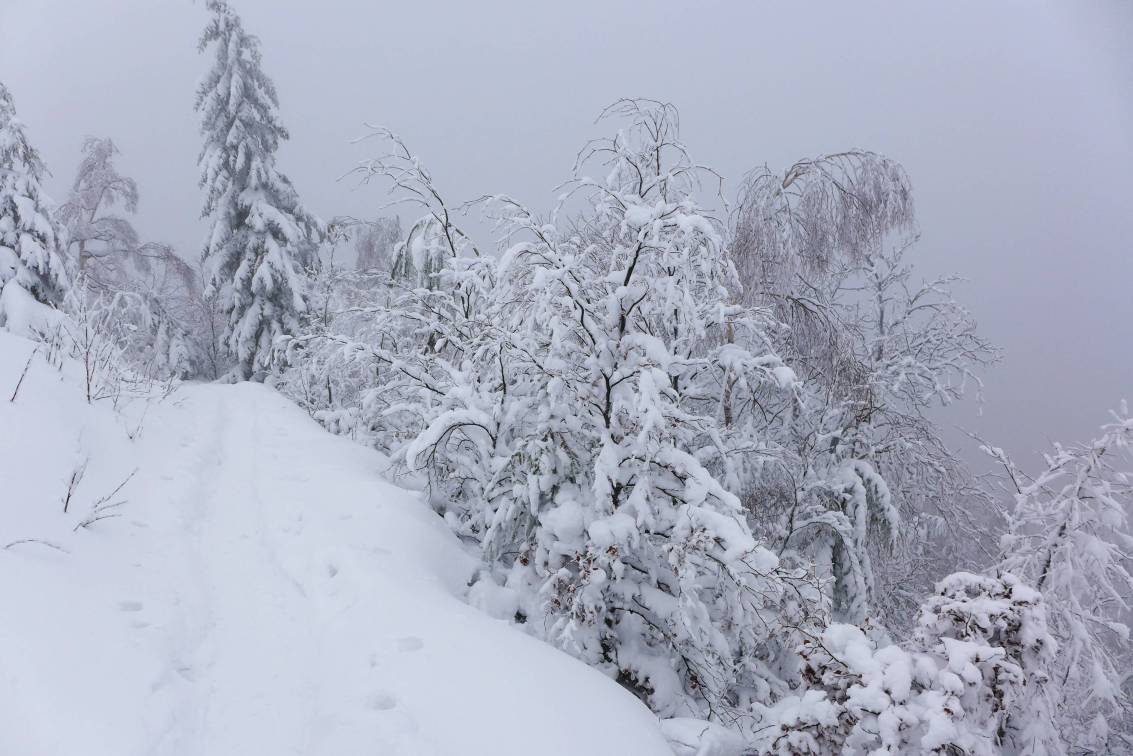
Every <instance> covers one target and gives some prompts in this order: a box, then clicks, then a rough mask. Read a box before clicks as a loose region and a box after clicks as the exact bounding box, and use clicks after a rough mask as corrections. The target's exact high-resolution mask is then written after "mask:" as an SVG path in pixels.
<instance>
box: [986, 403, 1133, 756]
mask: <svg viewBox="0 0 1133 756" xmlns="http://www.w3.org/2000/svg"><path fill="white" fill-rule="evenodd" d="M1101 430H1102V433H1101V435H1100V436H1099V437H1098V438H1096V439H1094V440H1093V441H1091V442H1090V443H1087V444H1082V445H1076V446H1063V445H1061V444H1056V445H1055V447H1054V450H1053V452H1051V453H1049V454H1047V455H1046V457H1045V462H1046V464H1045V467H1044V468H1043V469H1042V470H1041V471H1040V472H1039V473H1038V474H1037V475H1035V476H1033V477H1031V476H1028V475H1026V474H1025V473H1024V472H1023V471H1022V470H1020V469H1019V468H1018V467H1017V466H1016V465H1015V464H1014V463H1013V462H1012V461H1011V460H1010V458H1008V456H1007V455H1006V454H1005V453H1004V451H1003V450H1002V449H999V448H995V447H989V446H985V447H984V448H985V450H986V451H987V452H988V453H989V454H991V455H992V456H993V457H994V458H995V459H997V460H998V461H999V462H1001V463H1002V464H1003V466H1004V468H1005V470H1006V471H1007V474H1008V478H1009V480H1010V482H1011V486H1012V488H1013V494H1014V506H1013V508H1012V510H1011V513H1010V515H1009V516H1008V528H1007V532H1006V533H1005V534H1004V535H1003V536H1002V538H1001V539H1000V549H1001V555H1002V556H1001V559H1000V562H999V564H998V566H997V569H998V570H1000V571H1003V572H1010V573H1013V574H1016V575H1019V576H1020V577H1021V578H1023V579H1025V580H1027V581H1028V582H1029V583H1030V584H1031V585H1033V586H1034V587H1035V588H1036V589H1037V590H1039V591H1041V592H1042V594H1043V597H1044V598H1045V599H1046V603H1047V606H1048V607H1049V608H1048V613H1049V624H1050V629H1051V633H1052V634H1053V635H1054V637H1055V638H1056V639H1057V640H1058V643H1059V653H1058V656H1057V657H1056V659H1055V663H1054V665H1053V668H1052V672H1051V676H1052V677H1053V678H1054V680H1055V682H1056V683H1057V684H1058V686H1059V688H1060V695H1059V706H1058V724H1059V729H1060V731H1061V732H1062V734H1063V737H1064V739H1065V741H1066V743H1067V745H1068V746H1069V747H1071V748H1072V749H1074V750H1075V751H1083V752H1091V751H1092V752H1103V751H1106V750H1107V749H1108V750H1109V752H1114V753H1116V752H1122V751H1127V750H1128V749H1130V748H1133V729H1131V728H1130V722H1131V716H1130V715H1131V702H1130V700H1129V696H1128V691H1127V690H1123V683H1125V682H1127V681H1128V675H1129V666H1130V664H1131V663H1133V646H1131V644H1130V640H1129V626H1128V621H1129V618H1130V612H1131V606H1130V604H1131V600H1133V532H1131V531H1130V526H1129V517H1130V512H1131V511H1133V416H1131V415H1130V414H1129V412H1128V408H1127V406H1125V405H1124V404H1123V405H1122V407H1121V411H1120V412H1118V413H1115V414H1114V418H1113V422H1111V423H1109V424H1107V425H1105V426H1103V427H1102V429H1101Z"/></svg>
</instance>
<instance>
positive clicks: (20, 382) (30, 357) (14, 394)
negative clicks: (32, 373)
mask: <svg viewBox="0 0 1133 756" xmlns="http://www.w3.org/2000/svg"><path fill="white" fill-rule="evenodd" d="M38 351H39V346H38V345H37V346H36V348H35V349H33V350H31V354H29V355H28V361H27V362H26V363H24V370H23V372H22V373H20V380H18V381H16V388H15V390H14V391H12V396H11V398H10V399H8V401H9V402H14V401H16V397H17V396H18V395H19V393H20V386H22V385H24V378H26V377H27V374H28V369H29V368H30V367H31V361H32V360H33V359H35V355H36V352H38Z"/></svg>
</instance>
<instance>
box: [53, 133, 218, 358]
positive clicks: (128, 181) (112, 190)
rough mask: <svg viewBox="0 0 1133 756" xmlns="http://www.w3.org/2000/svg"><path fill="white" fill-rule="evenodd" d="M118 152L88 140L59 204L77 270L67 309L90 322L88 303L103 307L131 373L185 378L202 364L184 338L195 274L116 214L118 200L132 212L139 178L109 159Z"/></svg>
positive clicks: (110, 144) (109, 144)
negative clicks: (84, 299) (73, 293)
mask: <svg viewBox="0 0 1133 756" xmlns="http://www.w3.org/2000/svg"><path fill="white" fill-rule="evenodd" d="M117 154H118V148H117V147H116V146H115V144H114V142H113V141H112V140H110V139H109V138H102V137H88V138H87V139H86V140H85V141H84V143H83V158H82V160H81V161H80V162H79V168H78V171H77V173H76V176H75V181H74V183H73V185H72V189H71V194H70V196H69V197H68V198H67V201H66V202H65V203H63V204H62V205H61V206H60V207H59V211H58V214H57V217H58V219H59V222H60V224H61V225H62V226H63V228H65V229H66V230H67V250H68V257H69V258H70V259H71V261H72V264H73V265H74V266H75V267H76V268H77V270H78V276H77V278H76V282H75V283H76V289H77V290H78V292H79V293H77V294H76V296H74V297H72V298H71V299H70V301H69V305H71V308H70V309H72V311H73V314H75V315H76V317H78V314H79V312H80V310H81V312H82V317H83V318H84V319H86V320H90V311H92V308H93V309H100V308H101V309H102V310H105V311H107V312H109V313H111V315H112V316H113V317H114V318H115V319H117V320H119V321H121V323H122V325H123V326H124V327H123V328H118V329H116V333H117V335H118V337H119V338H120V340H122V343H121V344H119V345H118V346H119V348H120V351H121V355H120V356H121V358H122V359H124V360H125V361H126V362H127V363H128V364H129V365H130V367H131V368H132V369H133V370H134V371H136V372H138V373H140V374H143V375H148V376H152V377H162V378H164V377H168V376H180V377H183V376H185V375H187V374H188V373H190V372H193V370H194V366H193V363H194V362H197V363H199V362H200V360H199V359H195V358H194V355H193V350H192V346H191V344H192V340H191V337H190V335H189V329H190V327H191V326H190V323H191V317H190V316H191V307H190V300H191V299H192V297H193V292H194V291H195V290H196V289H197V288H199V281H198V277H197V275H196V272H195V271H194V270H193V269H192V267H191V266H189V265H188V264H187V263H185V262H184V261H183V260H182V259H181V258H180V257H178V256H177V255H176V253H175V252H174V250H173V248H172V247H170V246H169V245H167V244H160V243H156V242H143V241H142V240H141V239H140V238H139V235H138V232H137V231H136V230H135V229H134V226H133V224H132V223H131V221H130V219H129V217H127V215H124V214H118V213H116V212H115V211H116V210H117V209H118V206H119V205H120V206H121V209H122V210H123V211H124V212H125V213H127V214H131V215H132V214H134V213H136V212H137V209H138V202H139V199H140V196H139V192H138V186H137V183H136V182H135V181H134V180H133V179H132V178H130V177H129V176H124V175H122V174H121V173H120V172H119V171H118V168H117V166H116V165H115V164H114V159H115V156H116V155H117ZM81 297H88V298H91V299H92V301H91V302H80V298H81ZM80 305H81V307H80ZM126 326H128V327H126Z"/></svg>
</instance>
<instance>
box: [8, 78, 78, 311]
mask: <svg viewBox="0 0 1133 756" xmlns="http://www.w3.org/2000/svg"><path fill="white" fill-rule="evenodd" d="M46 175H47V168H46V167H44V164H43V161H42V160H40V157H39V153H38V152H36V150H35V149H34V148H33V147H32V146H31V144H29V143H28V140H27V136H26V135H25V134H24V126H23V123H21V122H20V120H19V119H18V118H17V117H16V106H15V104H14V103H13V101H12V96H11V93H9V91H8V88H7V87H5V86H4V84H2V83H0V288H4V287H6V286H7V285H8V284H9V283H15V284H16V285H18V286H19V287H21V288H23V289H25V290H27V291H28V292H30V293H31V294H32V295H33V296H34V297H35V298H36V299H37V300H39V301H40V302H48V303H58V302H59V301H60V300H61V299H62V296H63V294H64V292H65V290H66V288H67V280H68V279H67V273H66V271H65V269H64V266H63V260H62V258H61V257H60V256H59V242H60V240H59V237H60V234H59V231H58V229H57V228H56V226H55V223H54V222H53V221H52V218H51V212H50V200H48V198H47V197H46V195H44V193H43V189H42V187H41V185H40V184H41V182H42V180H43V178H44V177H45V176H46ZM0 309H2V308H0ZM3 322H4V316H3V313H2V312H0V325H2V324H3Z"/></svg>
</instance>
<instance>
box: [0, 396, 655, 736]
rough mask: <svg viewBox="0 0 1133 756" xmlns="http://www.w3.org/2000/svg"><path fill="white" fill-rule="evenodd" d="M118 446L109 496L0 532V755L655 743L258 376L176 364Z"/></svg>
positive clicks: (632, 711) (373, 461)
mask: <svg viewBox="0 0 1133 756" xmlns="http://www.w3.org/2000/svg"><path fill="white" fill-rule="evenodd" d="M2 412H3V410H0V429H2V428H3V422H4V420H5V417H10V415H8V416H6V415H4V414H2ZM128 448H132V449H133V450H134V453H135V455H136V458H135V460H133V462H131V464H136V466H137V467H138V468H139V472H138V475H137V477H136V479H135V480H133V481H131V483H130V484H129V489H128V493H129V496H128V499H129V500H128V502H127V503H126V504H125V505H123V515H124V516H123V517H121V518H118V519H114V520H108V521H106V522H104V523H99V524H98V526H97V527H96V528H92V529H90V530H89V531H80V532H78V533H76V534H74V537H73V541H72V542H68V543H69V546H68V550H69V551H70V552H71V553H70V554H67V555H56V554H50V553H49V554H46V555H44V554H41V553H40V552H38V551H30V552H29V551H24V550H14V551H0V601H3V603H4V606H5V607H8V608H10V610H11V611H12V612H13V614H11V615H10V616H11V617H14V618H16V619H15V621H13V622H10V623H0V644H3V645H5V646H7V645H8V644H16V647H17V649H18V650H19V651H21V652H22V653H15V654H11V658H10V659H8V660H5V659H4V658H3V657H0V753H4V754H7V753H12V754H20V755H21V756H23V755H24V754H27V755H28V756H34V755H35V754H52V755H54V754H60V755H62V754H67V755H68V756H71V755H72V754H75V753H83V754H88V755H91V756H94V755H99V754H107V755H108V756H109V755H110V754H113V756H131V755H133V754H137V755H138V756H141V755H142V754H145V756H150V755H151V754H152V755H154V756H190V755H192V756H195V755H197V754H201V755H207V756H228V755H231V756H248V755H249V754H265V755H270V756H282V755H284V754H297V755H303V756H307V755H315V754H320V755H321V754H325V755H326V756H331V755H333V756H354V755H355V754H358V755H359V756H360V755H362V754H366V755H367V756H379V755H382V754H407V755H412V756H447V755H448V754H493V755H495V754H560V753H561V754H564V755H565V754H571V755H572V756H573V755H575V754H578V753H583V752H585V753H588V754H669V753H671V751H670V750H669V749H668V747H667V746H666V745H665V743H664V739H663V738H662V737H661V735H660V732H659V729H658V726H657V721H656V719H655V718H654V717H653V716H652V715H651V714H650V713H649V712H648V711H647V710H646V709H645V708H644V707H642V706H641V705H640V704H639V703H638V702H637V701H636V700H634V699H633V698H632V697H631V696H630V695H629V694H627V693H625V692H624V691H622V690H621V689H619V688H618V687H617V686H616V685H615V684H613V683H612V682H611V681H609V680H607V679H605V678H604V677H602V676H601V675H600V674H598V673H597V672H595V671H593V670H590V669H588V668H586V667H585V666H583V665H581V664H580V663H578V662H575V661H574V660H571V659H569V658H568V657H566V656H565V655H563V654H561V653H559V652H557V651H555V650H553V649H550V648H549V647H547V646H545V645H543V644H541V643H539V642H538V641H535V640H533V639H531V638H529V637H527V636H525V635H524V634H522V633H521V632H519V631H518V630H516V629H514V628H512V627H509V626H508V625H507V624H506V623H503V622H500V621H499V620H495V619H491V618H489V617H487V616H486V615H483V614H480V613H478V612H477V611H476V610H474V609H472V608H471V607H469V606H467V605H466V604H464V603H463V602H462V601H461V600H460V599H459V595H461V591H462V588H463V585H464V584H465V582H466V580H467V577H468V575H469V574H470V573H471V570H472V569H473V568H474V562H473V560H471V559H470V558H469V557H468V556H467V555H466V554H465V553H464V552H463V551H462V550H461V549H460V548H459V547H458V546H457V544H456V541H455V539H454V538H453V537H452V535H451V534H450V533H449V532H448V531H447V529H446V528H445V527H444V525H443V523H442V522H441V521H440V519H439V518H437V517H436V515H434V514H433V513H432V512H430V511H429V510H428V509H427V507H425V505H424V504H423V503H421V501H420V500H419V498H418V497H417V495H415V494H412V493H409V492H406V491H404V490H402V489H399V488H397V487H395V486H393V485H391V484H389V483H387V482H385V481H384V480H382V479H381V478H380V475H379V472H378V471H379V469H380V466H381V463H382V458H381V457H380V456H379V455H377V454H375V453H374V452H371V451H369V450H367V449H364V448H362V447H359V446H357V445H355V444H353V443H351V442H349V441H346V440H344V439H340V438H336V437H333V436H331V435H329V434H327V433H325V432H324V431H323V430H322V429H320V428H318V427H317V426H316V425H315V424H314V423H313V422H312V421H310V420H309V419H308V418H307V417H306V416H305V415H303V413H302V412H301V411H300V410H298V409H297V408H296V407H294V406H293V405H291V404H290V403H289V402H288V401H287V400H286V399H284V398H283V397H281V396H279V395H278V394H277V393H275V392H274V391H272V390H271V389H268V388H265V387H262V386H255V385H236V386H216V385H186V386H183V387H182V388H181V389H180V390H179V391H177V392H176V393H174V394H173V395H172V396H170V397H169V398H167V399H166V400H164V401H163V402H161V403H160V404H158V405H156V406H155V408H154V409H152V410H151V411H150V413H149V415H148V418H147V420H146V424H145V427H144V429H143V432H142V434H141V436H140V437H139V439H138V440H137V441H135V442H133V444H132V445H128ZM116 453H121V450H114V449H109V448H108V449H105V451H104V452H103V455H102V456H100V450H99V449H94V450H93V452H92V460H93V461H92V466H93V465H95V464H96V463H97V462H98V461H100V460H102V459H103V457H106V456H110V455H112V454H116ZM2 464H3V460H0V465H2ZM124 464H126V463H123V464H119V465H117V468H116V469H118V470H120V469H123V466H124ZM11 472H12V468H2V467H0V473H5V474H11ZM108 475H109V473H108ZM68 530H69V528H68ZM7 535H8V533H7V532H2V533H0V538H2V537H6V536H7ZM21 571H22V572H21ZM17 573H18V577H16V575H17ZM29 585H34V586H38V587H35V589H34V590H33V589H32V588H28V586H29ZM21 586H22V588H21ZM72 594H73V596H74V597H73V598H72ZM49 618H50V619H49ZM79 626H83V627H84V628H85V629H84V630H83V632H82V633H79V634H76V633H75V632H74V628H75V627H79ZM77 636H81V638H80V637H77ZM0 647H2V646H0ZM8 647H9V648H10V647H11V646H8ZM76 749H77V750H76Z"/></svg>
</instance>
